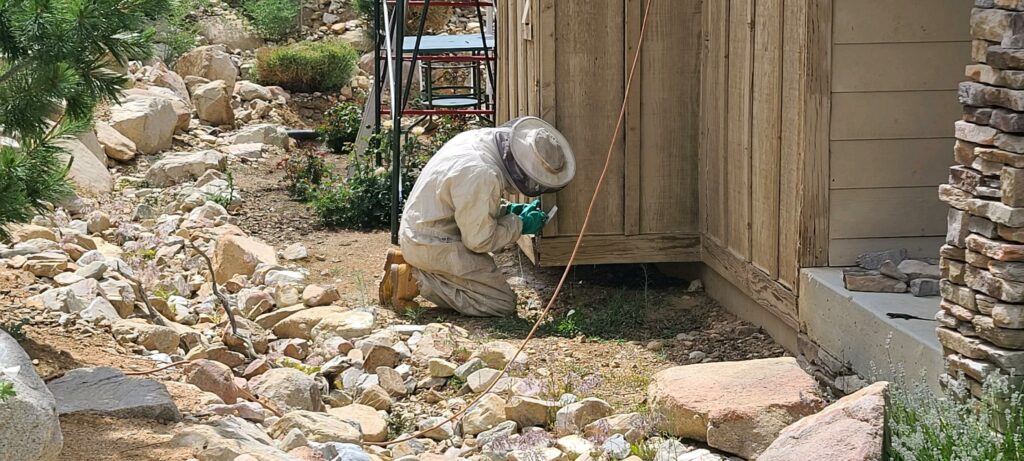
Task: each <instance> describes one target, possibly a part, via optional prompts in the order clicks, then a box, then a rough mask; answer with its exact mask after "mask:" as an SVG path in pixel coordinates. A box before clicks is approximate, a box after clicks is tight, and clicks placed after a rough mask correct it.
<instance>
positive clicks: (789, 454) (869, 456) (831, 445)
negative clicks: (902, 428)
mask: <svg viewBox="0 0 1024 461" xmlns="http://www.w3.org/2000/svg"><path fill="white" fill-rule="evenodd" d="M888 384H889V383H886V382H877V383H874V384H872V385H870V386H868V387H865V388H864V389H861V390H859V391H857V392H854V393H853V394H850V395H848V396H846V397H843V398H841V399H839V400H838V401H837V402H835V403H833V404H832V405H829V406H828V407H826V408H825V409H824V410H822V411H821V412H820V413H817V414H814V415H811V416H808V417H806V418H803V419H801V420H799V421H797V422H795V423H793V424H790V425H789V426H787V427H786V428H785V429H783V430H782V433H781V434H779V437H778V438H777V439H775V441H774V442H772V444H771V445H770V446H769V447H768V449H766V450H765V451H764V453H762V454H761V456H759V457H758V458H757V459H758V461H802V460H805V459H828V460H834V461H873V460H878V459H882V438H883V433H884V429H885V390H886V387H887V386H888Z"/></svg>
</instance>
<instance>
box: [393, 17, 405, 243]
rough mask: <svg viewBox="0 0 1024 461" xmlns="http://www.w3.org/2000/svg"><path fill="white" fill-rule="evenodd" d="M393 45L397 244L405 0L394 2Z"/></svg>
mask: <svg viewBox="0 0 1024 461" xmlns="http://www.w3.org/2000/svg"><path fill="white" fill-rule="evenodd" d="M393 18H394V21H392V23H394V25H395V47H394V50H392V51H393V52H394V54H395V55H394V59H395V62H394V67H392V68H391V69H392V72H393V75H392V80H393V81H394V82H395V84H394V90H393V91H392V93H391V243H392V244H395V245H397V244H398V214H399V211H400V210H399V209H398V207H399V202H400V201H401V198H402V196H401V193H400V191H401V189H402V109H404V108H405V107H403V103H404V101H402V95H403V94H404V93H403V92H402V83H403V82H402V69H403V66H402V58H403V56H404V54H405V50H404V49H403V45H404V42H405V0H398V1H397V2H395V15H394V16H393Z"/></svg>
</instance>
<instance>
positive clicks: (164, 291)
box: [153, 287, 178, 301]
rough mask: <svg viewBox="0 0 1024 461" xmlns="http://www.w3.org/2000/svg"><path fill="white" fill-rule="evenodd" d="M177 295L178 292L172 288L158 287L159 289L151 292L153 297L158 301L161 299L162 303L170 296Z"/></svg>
mask: <svg viewBox="0 0 1024 461" xmlns="http://www.w3.org/2000/svg"><path fill="white" fill-rule="evenodd" d="M177 294H178V291H177V290H175V289H174V288H168V287H159V288H157V289H155V290H153V296H156V297H157V298H160V299H162V300H164V301H167V300H168V299H171V296H175V295H177Z"/></svg>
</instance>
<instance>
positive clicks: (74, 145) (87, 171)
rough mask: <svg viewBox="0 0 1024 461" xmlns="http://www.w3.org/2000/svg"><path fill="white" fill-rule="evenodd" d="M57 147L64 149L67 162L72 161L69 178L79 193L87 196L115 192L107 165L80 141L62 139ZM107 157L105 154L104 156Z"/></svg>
mask: <svg viewBox="0 0 1024 461" xmlns="http://www.w3.org/2000/svg"><path fill="white" fill-rule="evenodd" d="M57 145H58V146H59V147H61V148H62V149H64V151H65V153H66V154H65V155H67V156H69V157H67V156H66V157H64V159H65V160H64V161H65V162H66V161H67V159H68V158H70V159H71V160H72V162H71V170H70V171H68V178H70V179H71V182H72V183H73V184H74V185H75V189H76V190H77V191H78V192H79V193H85V194H87V195H102V194H108V193H110V191H112V190H114V179H113V178H112V177H111V176H110V171H108V170H107V165H106V163H104V162H100V160H99V159H98V158H97V157H96V155H95V154H94V153H93V152H92V150H90V149H89V148H88V147H86V145H85V144H83V143H82V141H80V140H78V139H62V140H60V141H57ZM104 155H105V154H104Z"/></svg>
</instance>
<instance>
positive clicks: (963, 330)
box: [936, 0, 1024, 394]
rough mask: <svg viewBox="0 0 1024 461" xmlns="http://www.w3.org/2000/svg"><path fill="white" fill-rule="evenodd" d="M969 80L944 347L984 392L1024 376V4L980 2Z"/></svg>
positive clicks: (947, 196) (946, 252) (954, 185)
mask: <svg viewBox="0 0 1024 461" xmlns="http://www.w3.org/2000/svg"><path fill="white" fill-rule="evenodd" d="M976 5H977V7H976V8H975V9H974V10H973V11H972V12H971V35H972V37H973V38H974V43H973V48H972V58H973V60H974V61H975V62H976V63H975V64H972V65H969V66H967V70H966V75H967V77H968V79H969V81H967V82H964V83H961V84H960V91H959V96H960V102H961V103H962V104H963V105H964V112H963V113H964V115H963V119H962V120H960V121H958V122H956V130H955V131H956V138H957V141H956V146H955V148H954V158H955V160H956V163H957V165H955V166H953V167H952V168H950V175H949V184H944V185H942V186H940V187H939V196H940V198H941V199H942V200H943V201H945V202H946V203H947V204H949V206H950V207H951V209H950V210H949V218H948V233H947V235H946V245H945V246H944V247H943V248H942V261H941V265H942V276H943V278H942V282H941V291H942V297H943V301H942V311H940V312H939V314H938V315H937V316H936V319H937V320H938V321H939V322H940V323H941V327H940V328H938V330H937V331H938V336H939V341H940V342H941V343H942V346H943V349H944V351H945V353H946V356H947V359H948V360H947V361H948V364H949V365H948V366H949V369H948V372H949V374H950V375H959V374H961V373H963V374H964V375H966V377H967V378H968V379H969V381H970V384H971V389H972V391H974V392H975V393H976V394H978V393H980V388H981V384H980V383H981V382H982V381H983V380H985V379H986V377H988V376H989V375H994V374H995V375H1014V376H1015V378H1014V380H1015V381H1020V376H1022V375H1021V373H1022V372H1021V370H1024V188H1021V187H1018V186H1020V185H1021V184H1024V183H1022V182H1021V178H1024V103H1022V101H1024V78H1022V75H1024V72H1022V71H1024V2H1020V1H1009V0H999V1H995V2H992V1H989V2H981V1H979V2H976Z"/></svg>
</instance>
